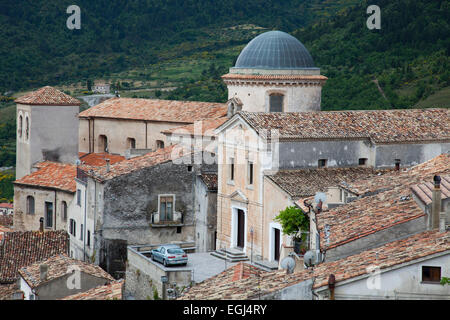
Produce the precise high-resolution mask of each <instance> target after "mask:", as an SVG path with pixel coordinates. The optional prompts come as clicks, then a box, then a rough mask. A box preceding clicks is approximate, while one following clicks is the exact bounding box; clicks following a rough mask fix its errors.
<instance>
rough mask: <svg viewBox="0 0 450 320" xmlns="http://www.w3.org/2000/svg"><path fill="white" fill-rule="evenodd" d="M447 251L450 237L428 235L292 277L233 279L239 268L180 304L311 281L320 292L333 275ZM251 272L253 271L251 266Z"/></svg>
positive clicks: (195, 289) (212, 280) (201, 286)
mask: <svg viewBox="0 0 450 320" xmlns="http://www.w3.org/2000/svg"><path fill="white" fill-rule="evenodd" d="M444 251H447V252H449V254H450V233H449V232H443V233H441V232H438V231H426V232H422V233H419V234H416V235H414V236H411V237H408V238H405V239H402V240H398V241H394V242H390V243H388V244H385V245H383V246H380V247H378V248H374V249H371V250H367V251H364V252H361V253H359V254H356V255H353V256H349V257H346V258H344V259H340V260H337V261H332V262H325V263H322V264H319V265H317V266H316V267H314V269H312V268H309V269H305V270H302V271H298V272H294V273H292V274H286V271H284V270H280V271H274V272H264V271H260V274H259V276H258V275H257V272H255V273H254V274H252V275H251V276H249V277H247V278H244V279H239V278H238V279H235V278H233V276H234V274H235V272H236V271H235V268H236V267H237V265H236V266H234V267H230V268H228V269H227V270H225V271H224V272H222V273H221V274H219V275H217V276H215V277H212V278H210V279H208V280H205V281H203V282H201V283H199V284H197V285H195V286H193V287H192V288H190V289H188V291H187V292H186V293H184V294H183V296H182V297H181V298H180V300H192V299H196V300H210V299H211V300H213V299H220V300H225V299H230V300H246V299H258V298H259V297H263V296H264V295H266V294H270V293H274V292H276V291H278V290H281V289H283V288H286V287H290V286H292V285H294V284H296V283H299V282H302V281H305V280H308V279H311V278H314V285H313V288H315V289H317V288H320V287H322V286H324V285H327V284H328V277H329V275H330V274H334V275H335V277H336V282H337V283H338V282H340V281H344V280H348V279H351V278H354V277H358V276H363V275H367V274H368V273H369V272H368V270H367V269H366V268H367V267H369V266H371V265H373V266H378V267H379V268H380V269H381V270H383V269H386V268H389V267H392V266H396V265H399V264H403V263H407V262H410V261H413V260H416V259H420V258H423V257H427V256H430V255H433V254H437V253H440V252H444ZM247 266H249V265H248V264H247ZM249 268H253V267H251V266H249Z"/></svg>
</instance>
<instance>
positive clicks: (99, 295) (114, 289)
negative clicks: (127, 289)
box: [61, 279, 124, 300]
mask: <svg viewBox="0 0 450 320" xmlns="http://www.w3.org/2000/svg"><path fill="white" fill-rule="evenodd" d="M123 285H124V280H123V279H121V280H116V281H113V282H111V283H109V284H107V285H104V286H99V287H96V288H92V289H90V290H88V291H85V292H80V293H78V294H74V295H72V296H68V297H65V298H63V299H61V300H122V289H123V288H122V287H123Z"/></svg>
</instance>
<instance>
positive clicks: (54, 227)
mask: <svg viewBox="0 0 450 320" xmlns="http://www.w3.org/2000/svg"><path fill="white" fill-rule="evenodd" d="M53 209H54V210H55V223H54V224H53V229H54V230H56V190H55V207H54V208H53Z"/></svg>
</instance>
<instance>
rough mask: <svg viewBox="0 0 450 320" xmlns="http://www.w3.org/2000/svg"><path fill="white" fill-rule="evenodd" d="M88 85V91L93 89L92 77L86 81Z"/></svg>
mask: <svg viewBox="0 0 450 320" xmlns="http://www.w3.org/2000/svg"><path fill="white" fill-rule="evenodd" d="M86 87H87V89H88V91H91V90H92V80H91V79H88V80H87V81H86Z"/></svg>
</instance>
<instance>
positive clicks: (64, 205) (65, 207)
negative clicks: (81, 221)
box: [61, 201, 67, 221]
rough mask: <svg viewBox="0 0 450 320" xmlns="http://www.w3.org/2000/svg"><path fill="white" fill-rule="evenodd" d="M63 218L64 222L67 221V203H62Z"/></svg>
mask: <svg viewBox="0 0 450 320" xmlns="http://www.w3.org/2000/svg"><path fill="white" fill-rule="evenodd" d="M61 218H62V220H63V221H67V202H65V201H62V202H61Z"/></svg>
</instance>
